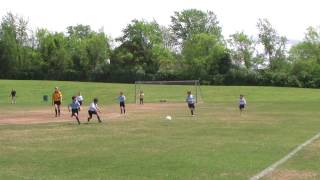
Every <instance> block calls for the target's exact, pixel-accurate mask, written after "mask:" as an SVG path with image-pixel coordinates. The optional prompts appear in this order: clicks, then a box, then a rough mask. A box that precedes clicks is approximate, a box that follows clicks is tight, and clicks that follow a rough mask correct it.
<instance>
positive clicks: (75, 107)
mask: <svg viewBox="0 0 320 180" xmlns="http://www.w3.org/2000/svg"><path fill="white" fill-rule="evenodd" d="M68 109H69V112H70V109H71V117H76V119H77V121H78V124H79V125H80V120H79V110H80V103H79V102H78V101H77V97H76V96H72V103H71V104H70V105H69V106H68Z"/></svg>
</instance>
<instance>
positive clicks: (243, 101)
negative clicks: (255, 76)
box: [239, 94, 247, 113]
mask: <svg viewBox="0 0 320 180" xmlns="http://www.w3.org/2000/svg"><path fill="white" fill-rule="evenodd" d="M246 104H247V101H246V99H245V98H244V96H243V95H242V94H240V98H239V109H240V113H242V111H243V110H244V108H245V106H246Z"/></svg>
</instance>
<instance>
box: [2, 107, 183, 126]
mask: <svg viewBox="0 0 320 180" xmlns="http://www.w3.org/2000/svg"><path fill="white" fill-rule="evenodd" d="M185 106H186V105H185V104H184V103H171V104H169V103H160V104H157V103H150V104H144V105H138V104H128V105H126V110H127V113H126V115H121V114H120V108H119V106H118V105H109V106H101V107H100V109H101V117H102V119H104V120H116V119H117V118H119V117H121V116H128V115H130V114H138V113H144V112H148V113H152V112H154V111H161V110H165V109H171V108H177V107H185ZM1 111H4V112H5V113H0V124H38V123H51V122H70V121H75V119H74V118H71V117H70V115H71V113H70V112H68V109H67V107H62V108H61V116H60V117H54V107H42V108H37V109H21V110H14V111H6V110H5V109H2V110H1ZM87 111H88V107H86V106H84V107H82V110H81V111H80V113H79V118H80V120H81V121H86V119H87V116H88V113H87ZM94 118H95V117H94Z"/></svg>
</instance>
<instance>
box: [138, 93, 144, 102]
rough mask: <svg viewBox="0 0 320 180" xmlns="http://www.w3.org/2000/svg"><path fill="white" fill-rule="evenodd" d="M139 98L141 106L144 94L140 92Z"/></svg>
mask: <svg viewBox="0 0 320 180" xmlns="http://www.w3.org/2000/svg"><path fill="white" fill-rule="evenodd" d="M139 97H140V104H143V99H144V93H143V91H142V90H141V91H140V94H139Z"/></svg>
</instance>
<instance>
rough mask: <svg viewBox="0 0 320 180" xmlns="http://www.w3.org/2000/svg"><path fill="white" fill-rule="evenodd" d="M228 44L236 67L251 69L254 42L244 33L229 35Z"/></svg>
mask: <svg viewBox="0 0 320 180" xmlns="http://www.w3.org/2000/svg"><path fill="white" fill-rule="evenodd" d="M228 43H229V45H230V47H231V56H232V60H233V62H234V63H235V64H236V65H237V66H242V65H244V66H245V67H246V68H247V69H250V68H252V65H253V63H254V62H253V53H254V51H255V42H254V40H253V39H252V38H250V37H249V36H248V35H246V34H245V33H244V32H237V33H235V34H232V35H230V39H229V40H228Z"/></svg>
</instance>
